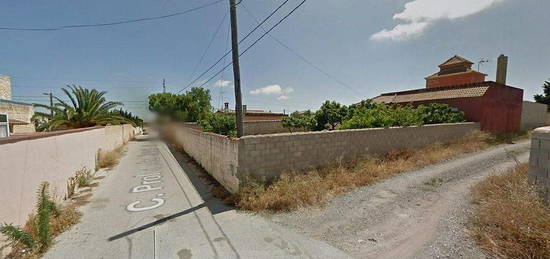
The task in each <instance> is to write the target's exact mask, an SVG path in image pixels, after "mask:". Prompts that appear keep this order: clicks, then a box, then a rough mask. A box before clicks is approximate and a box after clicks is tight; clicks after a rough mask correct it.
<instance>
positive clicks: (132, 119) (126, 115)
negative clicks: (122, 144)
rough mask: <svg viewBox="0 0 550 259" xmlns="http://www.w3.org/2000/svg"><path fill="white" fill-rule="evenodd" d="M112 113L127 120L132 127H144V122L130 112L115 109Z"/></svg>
mask: <svg viewBox="0 0 550 259" xmlns="http://www.w3.org/2000/svg"><path fill="white" fill-rule="evenodd" d="M111 113H113V114H114V115H118V116H121V117H123V118H125V119H126V121H127V122H128V123H130V124H132V126H143V120H142V119H141V118H140V117H138V116H136V115H133V114H132V113H131V112H129V111H125V110H123V109H115V110H113V111H111Z"/></svg>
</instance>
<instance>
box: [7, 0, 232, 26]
mask: <svg viewBox="0 0 550 259" xmlns="http://www.w3.org/2000/svg"><path fill="white" fill-rule="evenodd" d="M223 1H225V0H217V1H214V2H211V3H208V4H205V5H201V6H197V7H195V8H191V9H188V10H185V11H180V12H175V13H171V14H166V15H161V16H152V17H144V18H138V19H131V20H123V21H116V22H107V23H95V24H75V25H62V26H58V27H50V28H24V27H0V30H7V31H59V30H63V29H75V28H89V27H105V26H114V25H121V24H128V23H137V22H144V21H152V20H159V19H165V18H169V17H174V16H178V15H184V14H188V13H190V12H194V11H197V10H200V9H204V8H207V7H210V6H213V5H215V4H218V3H221V2H223Z"/></svg>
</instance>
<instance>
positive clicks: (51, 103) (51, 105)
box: [50, 92, 53, 118]
mask: <svg viewBox="0 0 550 259" xmlns="http://www.w3.org/2000/svg"><path fill="white" fill-rule="evenodd" d="M50 117H51V118H53V94H52V93H51V92H50Z"/></svg>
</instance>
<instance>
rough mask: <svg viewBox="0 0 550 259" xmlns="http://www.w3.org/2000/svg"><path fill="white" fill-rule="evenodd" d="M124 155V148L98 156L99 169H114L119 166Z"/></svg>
mask: <svg viewBox="0 0 550 259" xmlns="http://www.w3.org/2000/svg"><path fill="white" fill-rule="evenodd" d="M123 155H124V146H122V147H119V148H117V149H114V150H113V151H110V152H105V153H102V152H100V153H99V154H98V160H97V167H98V168H109V169H110V168H113V167H114V166H116V165H118V162H120V159H121V158H122V156H123Z"/></svg>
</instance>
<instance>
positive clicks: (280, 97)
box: [277, 95, 290, 100]
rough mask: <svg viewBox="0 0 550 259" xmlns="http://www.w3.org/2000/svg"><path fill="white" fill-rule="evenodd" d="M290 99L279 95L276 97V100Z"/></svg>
mask: <svg viewBox="0 0 550 259" xmlns="http://www.w3.org/2000/svg"><path fill="white" fill-rule="evenodd" d="M288 99H290V97H288V96H286V95H281V96H279V97H277V100H288Z"/></svg>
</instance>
